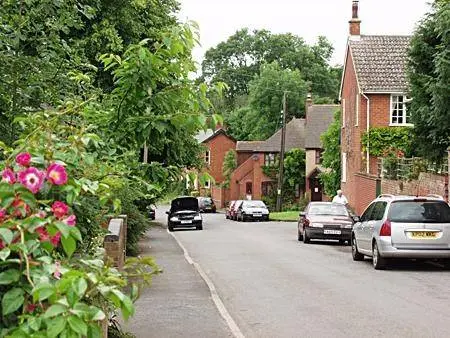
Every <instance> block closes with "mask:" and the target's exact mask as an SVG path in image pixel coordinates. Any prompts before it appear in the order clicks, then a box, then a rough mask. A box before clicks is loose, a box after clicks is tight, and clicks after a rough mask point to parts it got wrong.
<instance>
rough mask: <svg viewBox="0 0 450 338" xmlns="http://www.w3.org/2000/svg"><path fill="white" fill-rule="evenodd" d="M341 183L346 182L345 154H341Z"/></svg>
mask: <svg viewBox="0 0 450 338" xmlns="http://www.w3.org/2000/svg"><path fill="white" fill-rule="evenodd" d="M341 182H344V183H345V182H347V153H342V176H341Z"/></svg>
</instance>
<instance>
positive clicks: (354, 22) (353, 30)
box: [348, 0, 361, 36]
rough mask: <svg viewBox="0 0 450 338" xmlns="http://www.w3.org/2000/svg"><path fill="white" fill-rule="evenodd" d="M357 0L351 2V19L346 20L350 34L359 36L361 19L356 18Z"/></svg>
mask: <svg viewBox="0 0 450 338" xmlns="http://www.w3.org/2000/svg"><path fill="white" fill-rule="evenodd" d="M358 11H359V1H357V0H354V1H353V3H352V19H351V20H350V21H349V22H348V23H349V24H350V26H349V32H350V36H359V35H360V34H361V20H360V19H359V18H358Z"/></svg>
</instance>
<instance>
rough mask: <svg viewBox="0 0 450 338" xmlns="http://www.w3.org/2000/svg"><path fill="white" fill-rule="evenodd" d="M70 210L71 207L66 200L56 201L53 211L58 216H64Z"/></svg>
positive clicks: (59, 217)
mask: <svg viewBox="0 0 450 338" xmlns="http://www.w3.org/2000/svg"><path fill="white" fill-rule="evenodd" d="M68 211H69V207H68V206H67V204H65V203H64V202H60V201H56V202H55V203H53V205H52V212H53V214H54V215H55V217H56V218H58V219H61V218H63V217H64V216H65V215H66V214H67V212H68Z"/></svg>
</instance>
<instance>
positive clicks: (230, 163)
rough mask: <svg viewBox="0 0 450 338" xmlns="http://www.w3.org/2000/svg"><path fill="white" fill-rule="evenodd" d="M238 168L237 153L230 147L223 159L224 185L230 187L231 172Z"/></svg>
mask: <svg viewBox="0 0 450 338" xmlns="http://www.w3.org/2000/svg"><path fill="white" fill-rule="evenodd" d="M236 168H237V155H236V151H235V150H234V149H230V150H229V151H228V152H227V153H226V154H225V158H224V160H223V168H222V173H223V177H224V181H223V186H224V187H225V188H228V187H229V186H230V179H231V174H233V171H234V170H235V169H236Z"/></svg>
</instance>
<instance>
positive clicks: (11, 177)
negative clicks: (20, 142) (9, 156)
mask: <svg viewBox="0 0 450 338" xmlns="http://www.w3.org/2000/svg"><path fill="white" fill-rule="evenodd" d="M2 181H4V182H6V183H9V184H14V183H16V174H14V171H13V170H12V169H11V168H5V169H4V170H3V172H2Z"/></svg>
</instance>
